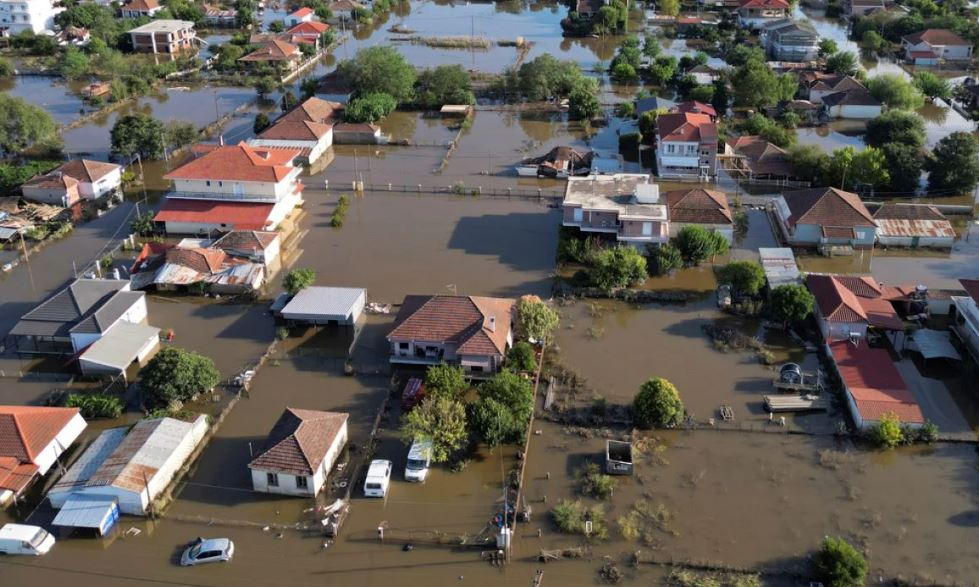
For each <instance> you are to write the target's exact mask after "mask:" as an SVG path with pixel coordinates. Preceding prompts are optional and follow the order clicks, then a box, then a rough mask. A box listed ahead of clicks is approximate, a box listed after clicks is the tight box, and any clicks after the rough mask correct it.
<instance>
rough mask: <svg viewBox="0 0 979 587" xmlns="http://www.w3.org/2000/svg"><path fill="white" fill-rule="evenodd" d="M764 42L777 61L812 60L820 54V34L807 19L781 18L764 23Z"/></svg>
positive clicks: (769, 53)
mask: <svg viewBox="0 0 979 587" xmlns="http://www.w3.org/2000/svg"><path fill="white" fill-rule="evenodd" d="M762 36H763V41H762V42H763V44H764V47H765V50H766V51H767V52H768V56H769V57H771V58H772V59H774V60H776V61H811V60H813V59H816V57H818V55H819V34H818V33H816V29H815V28H813V26H812V25H811V24H809V22H807V21H795V20H792V19H790V18H785V19H779V20H775V21H772V22H769V23H766V24H765V25H764V28H763V29H762Z"/></svg>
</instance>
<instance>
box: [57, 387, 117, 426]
mask: <svg viewBox="0 0 979 587" xmlns="http://www.w3.org/2000/svg"><path fill="white" fill-rule="evenodd" d="M65 406H66V407H69V408H78V409H79V410H81V413H82V417H83V418H85V419H86V420H94V419H97V418H118V417H119V416H121V415H122V410H123V408H125V404H124V403H123V401H122V398H121V397H119V396H117V395H113V394H110V393H70V394H68V398H67V399H66V400H65Z"/></svg>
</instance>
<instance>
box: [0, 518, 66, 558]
mask: <svg viewBox="0 0 979 587" xmlns="http://www.w3.org/2000/svg"><path fill="white" fill-rule="evenodd" d="M53 546H54V536H52V535H51V534H50V533H48V531H47V530H45V529H44V528H40V527H38V526H28V525H26V524H4V526H3V528H0V554H21V555H26V556H41V555H43V554H47V553H48V551H49V550H51V547H53Z"/></svg>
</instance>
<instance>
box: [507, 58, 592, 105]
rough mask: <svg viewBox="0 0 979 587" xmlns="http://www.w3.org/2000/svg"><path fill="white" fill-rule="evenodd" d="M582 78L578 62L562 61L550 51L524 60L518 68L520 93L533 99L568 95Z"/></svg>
mask: <svg viewBox="0 0 979 587" xmlns="http://www.w3.org/2000/svg"><path fill="white" fill-rule="evenodd" d="M582 78H584V74H583V73H582V72H581V68H580V67H578V64H577V63H575V62H573V61H560V60H558V59H556V58H554V57H553V56H552V55H550V54H548V53H545V54H543V55H540V56H538V57H536V58H534V59H533V60H531V61H526V62H524V63H523V64H522V65H521V66H520V69H519V70H517V85H518V87H519V89H520V93H521V94H522V95H523V96H524V97H525V98H527V99H528V100H531V101H539V100H546V99H548V98H553V97H556V96H565V95H568V94H569V93H571V90H573V89H574V88H575V87H577V85H578V84H579V83H580V80H581V79H582Z"/></svg>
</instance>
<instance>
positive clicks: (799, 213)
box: [772, 188, 877, 248]
mask: <svg viewBox="0 0 979 587" xmlns="http://www.w3.org/2000/svg"><path fill="white" fill-rule="evenodd" d="M772 208H773V212H774V216H775V220H776V222H775V224H776V225H777V226H778V228H779V232H780V233H781V237H782V239H783V240H784V241H785V242H786V243H788V244H789V245H791V246H799V247H817V248H820V247H825V246H847V245H848V246H851V247H854V248H872V247H873V246H874V240H875V232H876V228H877V224H876V223H875V222H874V217H873V215H872V214H871V213H870V211H868V210H867V207H866V206H864V205H863V202H862V201H860V196H858V195H857V194H854V193H852V192H845V191H843V190H839V189H836V188H812V189H806V190H796V191H791V192H785V193H784V194H782V195H781V196H779V197H778V198H776V199H775V200H774V202H773V204H772Z"/></svg>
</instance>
